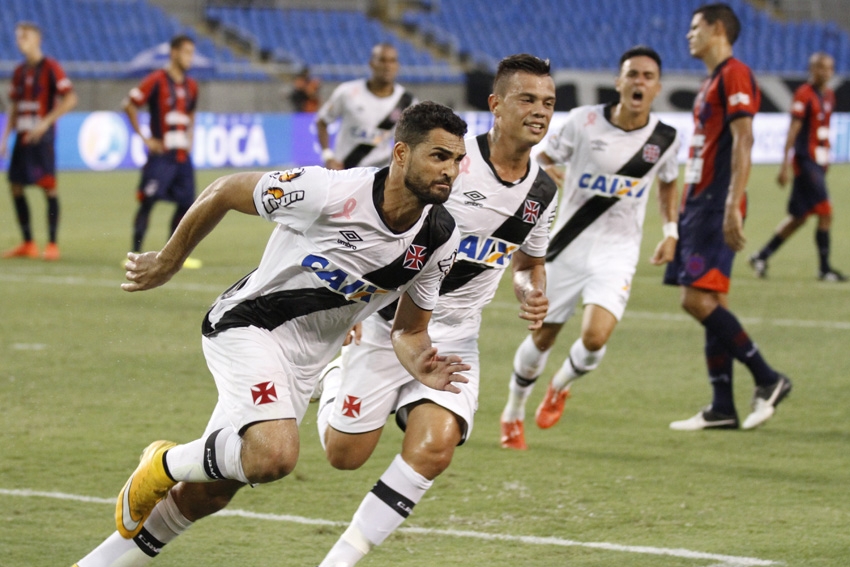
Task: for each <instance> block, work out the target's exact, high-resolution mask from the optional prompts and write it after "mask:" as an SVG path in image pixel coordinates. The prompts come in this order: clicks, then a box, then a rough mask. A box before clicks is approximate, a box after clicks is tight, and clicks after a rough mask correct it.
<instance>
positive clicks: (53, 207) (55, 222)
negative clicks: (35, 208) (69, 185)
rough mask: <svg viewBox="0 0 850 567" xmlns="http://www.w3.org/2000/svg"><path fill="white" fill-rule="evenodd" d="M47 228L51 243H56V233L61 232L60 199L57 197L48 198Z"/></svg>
mask: <svg viewBox="0 0 850 567" xmlns="http://www.w3.org/2000/svg"><path fill="white" fill-rule="evenodd" d="M47 227H48V233H49V236H50V242H53V243H55V242H56V233H57V232H58V230H59V198H58V197H56V196H55V195H54V196H52V197H47Z"/></svg>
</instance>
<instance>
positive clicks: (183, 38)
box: [169, 33, 195, 49]
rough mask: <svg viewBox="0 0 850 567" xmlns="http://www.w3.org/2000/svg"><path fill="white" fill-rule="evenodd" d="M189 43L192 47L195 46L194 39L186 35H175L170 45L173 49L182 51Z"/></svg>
mask: <svg viewBox="0 0 850 567" xmlns="http://www.w3.org/2000/svg"><path fill="white" fill-rule="evenodd" d="M187 42H188V43H191V44H192V45H195V40H194V39H192V38H191V37H190V36H188V35H186V34H185V33H181V34H180V35H175V36H174V37H172V38H171V41H170V42H169V45H170V46H171V49H180V48H181V47H183V44H184V43H187Z"/></svg>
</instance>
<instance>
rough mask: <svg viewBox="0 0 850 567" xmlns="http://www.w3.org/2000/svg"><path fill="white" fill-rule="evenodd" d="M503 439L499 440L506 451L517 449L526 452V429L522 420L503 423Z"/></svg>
mask: <svg viewBox="0 0 850 567" xmlns="http://www.w3.org/2000/svg"><path fill="white" fill-rule="evenodd" d="M501 423H502V438H501V439H500V440H499V441H500V443H501V444H502V448H504V449H517V450H519V451H525V450H526V449H528V445H526V444H525V427H524V426H523V424H522V420H521V419H517V420H516V421H502V422H501Z"/></svg>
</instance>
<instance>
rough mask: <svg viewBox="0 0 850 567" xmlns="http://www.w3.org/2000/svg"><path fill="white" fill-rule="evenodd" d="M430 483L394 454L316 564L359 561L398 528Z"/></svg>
mask: <svg viewBox="0 0 850 567" xmlns="http://www.w3.org/2000/svg"><path fill="white" fill-rule="evenodd" d="M432 484H433V481H430V480H428V479H427V478H425V477H424V476H422V475H421V474H419V473H417V472H416V471H415V470H413V468H412V467H411V466H410V465H408V464H407V463H406V462H404V459H402V458H401V455H396V457H395V459H393V462H392V464H390V466H389V468H388V469H387V470H386V471H384V474H382V475H381V479H380V480H379V481H378V482H377V483H376V484H375V486H374V487H373V488H372V491H371V492H369V494H367V495H366V497H365V498H364V499H363V501H362V502H361V503H360V507H359V508H357V512H355V513H354V518H353V519H352V520H351V524H350V525H349V526H348V529H346V530H345V532H344V533H343V534H342V536H341V537H340V538H339V540H338V541H337V542H336V544H335V545H334V546H333V548H331V550H330V552H328V555H327V556H326V557H325V559H324V560H323V561H322V563H321V564H320V565H319V567H350V566H351V565H354V564H355V563H357V562H358V561H360V559H362V558H363V557H364V556H365V555H366V554H367V553H369V550H371V549H372V547H374V546H376V545H380V544H381V543H383V542H384V540H385V539H387V537H389V535H390V534H392V533H393V532H394V531H395V530H396V529H398V527H399V526H400V525H401V524H402V523H403V522H404V520H405V519H406V518H407V516H409V515H410V514H411V513H412V512H413V507H414V506H415V505H416V504H417V503H418V502H419V500H421V499H422V496H424V494H425V492H426V491H427V490H428V489H429V488H431V485H432Z"/></svg>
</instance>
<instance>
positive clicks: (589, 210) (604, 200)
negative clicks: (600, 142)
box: [546, 122, 676, 262]
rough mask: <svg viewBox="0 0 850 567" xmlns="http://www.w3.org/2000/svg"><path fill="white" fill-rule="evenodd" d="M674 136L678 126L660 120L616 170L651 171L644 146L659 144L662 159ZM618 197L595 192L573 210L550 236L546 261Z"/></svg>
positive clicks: (635, 173) (635, 174)
mask: <svg viewBox="0 0 850 567" xmlns="http://www.w3.org/2000/svg"><path fill="white" fill-rule="evenodd" d="M675 139H676V129H675V128H673V127H672V126H668V125H667V124H664V123H663V122H658V124H656V125H655V129H654V130H653V131H652V134H650V135H649V138H647V140H646V142H644V143H643V145H641V147H640V149H638V151H637V152H635V154H634V155H633V156H632V157H631V159H630V160H629V161H627V162H626V164H625V165H623V167H621V168H620V169H619V170H618V171H617V172H616V175H624V176H627V177H635V178H637V179H640V178H642V177H643V176H644V175H646V174H647V173H649V171H650V170H651V169H652V168H653V166H654V165H655V163H649V162H648V161H646V160H645V159H644V158H643V150H644V148H645V147H646V146H647V145H650V144H654V145H656V146H658V147H659V148H660V149H661V151H660V153H659V159H661V156H663V155H664V153H665V152H666V151H667V149H668V148H669V147H670V146H671V145H672V144H673V141H674V140H675ZM656 163H657V162H656ZM619 200H620V198H619V197H615V196H603V195H594V196H593V197H591V198H590V199H588V200H587V201H585V202H584V204H582V206H581V207H579V208H578V210H577V211H576V212H575V213H573V216H571V217H570V219H569V220H568V221H567V222H566V224H565V225H564V226H563V227H562V228H561V230H559V231H558V233H557V234H555V235H554V236H553V237H552V238H551V240H549V248H548V249H547V250H546V261H547V262H551V261H552V260H554V259H555V258H557V257H558V255H559V254H560V253H561V252H563V251H564V249H565V248H566V247H567V245H569V243H570V242H572V241H573V240H575V238H576V237H577V236H578V235H579V234H581V233H582V231H583V230H584V229H586V228H587V227H588V226H590V225H591V224H592V223H593V221H595V220H596V219H598V218H599V217H600V216H602V213H604V212H605V211H607V210H608V209H610V208H611V207H612V206H614V205H615V204H616V203H617V201H619Z"/></svg>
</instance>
